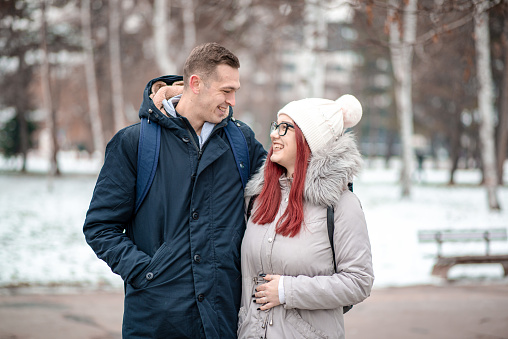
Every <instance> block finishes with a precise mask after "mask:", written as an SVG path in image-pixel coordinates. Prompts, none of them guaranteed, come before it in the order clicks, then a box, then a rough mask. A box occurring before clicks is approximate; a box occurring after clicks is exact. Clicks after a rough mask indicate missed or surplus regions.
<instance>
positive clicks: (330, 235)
mask: <svg viewBox="0 0 508 339" xmlns="http://www.w3.org/2000/svg"><path fill="white" fill-rule="evenodd" d="M347 187H348V189H349V190H350V191H351V192H353V183H352V182H350V183H348V184H347ZM333 214H334V211H333V207H332V206H328V207H327V208H326V226H327V228H328V239H329V240H330V247H331V249H332V256H333V269H334V270H336V269H337V262H336V261H335V247H334V246H333V231H334V230H335V223H334V220H333V219H334V217H333ZM352 308H353V305H349V306H344V307H343V308H342V313H343V314H344V313H347V312H349V310H351V309H352Z"/></svg>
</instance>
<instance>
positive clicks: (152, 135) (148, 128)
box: [134, 118, 161, 213]
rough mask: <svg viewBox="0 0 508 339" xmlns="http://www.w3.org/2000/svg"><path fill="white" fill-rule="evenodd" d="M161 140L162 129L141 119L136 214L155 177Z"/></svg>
mask: <svg viewBox="0 0 508 339" xmlns="http://www.w3.org/2000/svg"><path fill="white" fill-rule="evenodd" d="M160 140H161V127H160V126H159V125H158V124H157V123H154V122H149V121H148V120H147V119H146V118H143V119H141V126H140V130H139V144H138V166H137V178H136V206H135V209H134V213H137V212H138V209H139V207H140V206H141V203H142V202H143V200H144V199H145V197H146V194H147V193H148V190H149V189H150V186H151V185H152V181H153V178H154V177H155V171H156V170H157V163H158V161H159V150H160V146H161V144H160Z"/></svg>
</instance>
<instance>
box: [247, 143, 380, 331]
mask: <svg viewBox="0 0 508 339" xmlns="http://www.w3.org/2000/svg"><path fill="white" fill-rule="evenodd" d="M360 165H361V156H360V154H359V152H358V150H357V147H356V143H355V141H354V138H353V137H352V135H351V134H346V135H344V136H342V137H341V138H340V139H339V140H338V141H336V142H333V143H332V144H331V146H330V147H327V148H326V149H324V150H322V151H319V152H316V153H315V154H312V156H311V160H310V162H309V167H308V170H307V176H306V182H305V189H304V224H303V227H302V229H301V231H300V233H299V234H298V235H296V236H295V237H293V238H289V237H285V236H282V235H280V234H276V233H275V227H276V222H277V220H278V219H279V218H280V216H281V215H282V214H283V213H284V211H285V209H286V207H287V198H288V196H289V190H290V186H291V182H290V181H289V180H288V179H286V178H281V180H280V183H281V189H282V202H281V205H280V209H279V211H278V214H277V217H276V218H275V220H274V221H273V222H272V223H270V224H265V225H257V224H254V223H253V222H252V218H251V219H250V220H249V221H248V224H247V230H246V232H245V236H244V238H243V242H242V261H241V262H242V301H241V308H240V312H239V320H238V324H239V327H238V337H239V338H265V337H266V338H268V339H275V338H277V339H280V338H295V339H297V338H345V333H344V318H343V314H342V307H343V306H347V305H354V304H357V303H359V302H361V301H362V300H364V299H365V298H367V297H368V296H369V294H370V291H371V288H372V284H373V281H374V274H373V269H372V257H371V251H370V242H369V236H368V232H367V225H366V222H365V217H364V214H363V211H362V207H361V204H360V201H359V200H358V198H357V197H356V195H355V194H353V193H352V192H350V191H348V189H347V183H348V182H351V181H352V180H353V177H354V176H355V175H356V174H357V173H358V171H359V168H360ZM263 182H264V177H263V168H261V169H260V171H259V172H258V173H257V174H256V175H255V176H254V177H253V178H252V179H251V181H250V182H249V184H248V185H247V188H246V198H247V199H250V197H251V196H253V195H256V194H259V193H260V192H261V189H262V186H263ZM256 204H257V202H256V203H255V204H254V209H253V211H255V209H256V207H257V206H256ZM328 205H331V206H334V209H335V214H334V222H335V233H334V247H335V260H336V263H337V267H336V268H335V270H334V267H333V258H332V251H331V248H330V241H329V238H328V233H327V224H326V206H328ZM260 273H266V274H279V275H283V276H284V278H283V279H284V293H285V299H286V303H285V304H284V305H279V306H276V307H274V308H272V309H270V310H269V311H258V310H257V308H258V307H259V305H258V304H256V303H253V302H252V294H253V293H254V292H255V288H256V286H257V285H258V284H259V283H260V279H259V277H258V276H259V274H260ZM261 283H262V282H261ZM353 311H354V309H353Z"/></svg>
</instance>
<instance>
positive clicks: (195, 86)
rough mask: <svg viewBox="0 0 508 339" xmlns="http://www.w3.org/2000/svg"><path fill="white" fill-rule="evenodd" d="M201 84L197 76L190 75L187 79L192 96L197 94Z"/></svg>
mask: <svg viewBox="0 0 508 339" xmlns="http://www.w3.org/2000/svg"><path fill="white" fill-rule="evenodd" d="M202 83H203V81H201V78H200V77H199V75H197V74H192V75H191V76H190V78H189V88H190V89H191V91H192V92H193V93H194V94H198V93H199V91H200V90H201V84H202Z"/></svg>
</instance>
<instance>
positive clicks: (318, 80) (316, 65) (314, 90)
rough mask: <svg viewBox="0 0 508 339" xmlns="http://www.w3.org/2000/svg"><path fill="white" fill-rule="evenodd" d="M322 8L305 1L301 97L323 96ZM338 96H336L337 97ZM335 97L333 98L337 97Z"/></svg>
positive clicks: (323, 29)
mask: <svg viewBox="0 0 508 339" xmlns="http://www.w3.org/2000/svg"><path fill="white" fill-rule="evenodd" d="M324 15H325V13H324V8H323V6H322V5H319V4H317V3H315V2H311V1H308V0H307V1H305V13H304V20H305V26H304V51H305V53H304V54H303V56H304V59H303V60H302V61H303V62H302V65H303V66H304V69H306V72H304V73H303V78H302V80H301V83H302V85H303V86H301V91H302V93H301V94H300V95H301V97H302V98H323V97H324V88H325V69H326V60H325V59H324V58H323V51H324V50H325V48H326V26H325V25H326V23H325V21H324V20H323V19H322V18H323V17H324ZM337 98H338V97H337ZM337 98H335V99H337Z"/></svg>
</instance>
